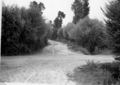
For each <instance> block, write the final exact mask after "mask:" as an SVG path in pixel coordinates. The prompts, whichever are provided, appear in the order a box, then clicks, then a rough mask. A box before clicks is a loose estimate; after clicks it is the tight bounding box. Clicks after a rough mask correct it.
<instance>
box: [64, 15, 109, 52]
mask: <svg viewBox="0 0 120 85" xmlns="http://www.w3.org/2000/svg"><path fill="white" fill-rule="evenodd" d="M63 36H64V38H65V39H67V40H68V41H71V42H73V43H76V44H77V45H78V46H80V47H82V48H85V49H86V50H88V51H89V52H90V54H98V53H101V51H102V50H104V49H105V48H107V45H108V34H107V33H106V27H105V25H104V24H103V23H102V22H100V21H98V20H97V19H90V18H89V17H86V18H84V19H82V20H80V21H79V22H78V23H77V24H76V25H75V24H73V23H69V24H68V25H67V26H66V27H64V28H63Z"/></svg>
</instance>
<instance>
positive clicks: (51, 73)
mask: <svg viewBox="0 0 120 85" xmlns="http://www.w3.org/2000/svg"><path fill="white" fill-rule="evenodd" d="M49 43H50V45H48V46H47V47H45V48H44V49H43V51H42V52H41V53H37V54H34V55H30V56H18V57H14V56H13V57H4V58H2V65H1V70H0V81H2V82H22V83H24V82H30V83H48V84H54V83H56V84H59V85H75V84H76V83H75V82H72V81H70V80H68V77H67V76H66V74H67V73H68V72H72V71H73V69H74V68H75V67H77V66H80V65H84V64H86V62H87V61H95V62H111V61H113V60H114V59H113V58H112V56H110V55H107V56H104V55H96V56H90V55H83V54H82V53H76V52H72V51H70V50H69V49H68V48H67V45H66V44H63V43H60V42H55V41H51V40H49Z"/></svg>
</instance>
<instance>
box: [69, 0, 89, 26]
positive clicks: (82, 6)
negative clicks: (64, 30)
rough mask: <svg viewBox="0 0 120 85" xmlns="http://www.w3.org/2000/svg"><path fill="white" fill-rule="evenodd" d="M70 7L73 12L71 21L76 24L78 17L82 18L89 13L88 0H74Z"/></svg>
mask: <svg viewBox="0 0 120 85" xmlns="http://www.w3.org/2000/svg"><path fill="white" fill-rule="evenodd" d="M71 9H72V10H73V12H74V17H73V23H74V24H76V23H77V22H78V21H79V20H80V19H83V18H84V17H86V16H87V15H88V14H89V3H88V0H75V1H74V2H73V4H72V7H71Z"/></svg>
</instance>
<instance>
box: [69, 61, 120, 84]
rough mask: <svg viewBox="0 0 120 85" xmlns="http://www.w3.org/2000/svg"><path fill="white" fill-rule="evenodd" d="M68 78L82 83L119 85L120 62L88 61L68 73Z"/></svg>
mask: <svg viewBox="0 0 120 85" xmlns="http://www.w3.org/2000/svg"><path fill="white" fill-rule="evenodd" d="M68 77H69V79H70V80H72V81H75V82H77V85H79V83H80V84H81V83H82V84H83V85H120V62H112V63H95V62H90V61H89V62H88V63H87V64H86V65H84V66H82V67H77V68H75V69H74V71H73V73H72V74H71V73H70V74H68Z"/></svg>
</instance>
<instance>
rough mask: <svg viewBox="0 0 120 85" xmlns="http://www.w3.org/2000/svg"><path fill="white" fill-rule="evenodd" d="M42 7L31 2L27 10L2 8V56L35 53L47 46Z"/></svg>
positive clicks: (13, 7)
mask: <svg viewBox="0 0 120 85" xmlns="http://www.w3.org/2000/svg"><path fill="white" fill-rule="evenodd" d="M43 8H44V5H43V4H42V5H41V3H40V4H38V3H37V2H35V1H33V2H31V4H30V7H29V8H28V9H25V8H18V7H16V6H11V7H9V6H5V5H4V6H2V43H1V54H2V55H21V54H27V53H32V52H35V51H36V50H38V49H41V48H43V47H44V46H45V45H46V44H47V37H46V36H47V26H46V24H45V22H44V19H43V17H42V10H43Z"/></svg>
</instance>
